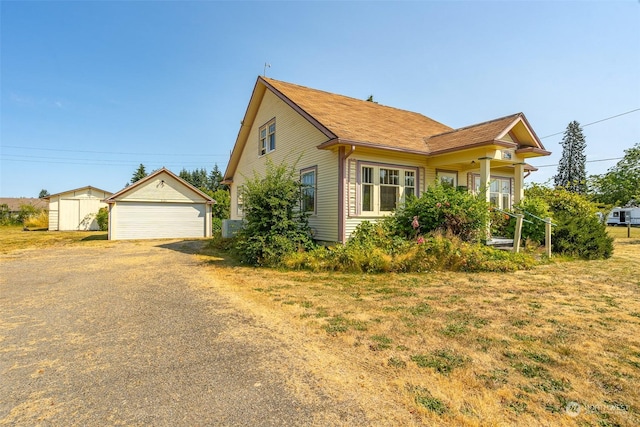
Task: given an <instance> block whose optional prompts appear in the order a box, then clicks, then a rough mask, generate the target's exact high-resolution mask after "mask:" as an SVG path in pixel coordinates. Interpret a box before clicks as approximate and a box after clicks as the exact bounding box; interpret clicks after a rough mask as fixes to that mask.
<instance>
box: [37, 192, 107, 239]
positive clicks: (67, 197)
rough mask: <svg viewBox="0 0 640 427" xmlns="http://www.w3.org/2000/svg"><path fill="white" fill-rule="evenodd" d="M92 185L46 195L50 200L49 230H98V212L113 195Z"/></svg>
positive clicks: (46, 198)
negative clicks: (105, 200)
mask: <svg viewBox="0 0 640 427" xmlns="http://www.w3.org/2000/svg"><path fill="white" fill-rule="evenodd" d="M111 194H113V193H111V192H110V191H104V190H101V189H99V188H95V187H91V186H90V185H88V186H86V187H82V188H76V189H75V190H69V191H64V192H62V193H56V194H52V195H50V196H47V197H45V198H44V199H45V200H48V201H49V231H72V230H83V231H87V230H98V229H99V228H100V227H98V221H97V220H96V214H97V213H98V211H99V210H100V208H102V207H107V204H106V203H105V202H103V200H104V199H105V198H107V197H109V196H111Z"/></svg>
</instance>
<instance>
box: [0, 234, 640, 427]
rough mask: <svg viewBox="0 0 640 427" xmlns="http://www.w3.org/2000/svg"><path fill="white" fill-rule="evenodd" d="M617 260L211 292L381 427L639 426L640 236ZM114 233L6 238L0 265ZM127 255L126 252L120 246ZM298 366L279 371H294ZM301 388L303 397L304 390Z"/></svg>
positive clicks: (245, 276) (266, 281)
mask: <svg viewBox="0 0 640 427" xmlns="http://www.w3.org/2000/svg"><path fill="white" fill-rule="evenodd" d="M610 232H611V233H612V234H613V235H614V236H615V237H616V242H615V251H614V256H613V257H612V258H611V259H609V260H604V261H589V262H587V261H567V260H560V259H556V260H554V261H553V262H552V263H550V264H547V265H542V266H539V267H536V268H535V269H533V270H530V271H521V272H516V273H508V274H504V273H480V274H477V273H474V274H470V273H430V274H380V275H362V274H360V275H356V274H338V273H331V274H330V273H324V274H318V273H309V272H289V271H277V270H269V269H255V268H249V267H243V266H238V265H237V264H234V263H233V261H232V260H230V259H229V258H228V257H227V256H226V255H224V254H221V253H216V252H215V251H212V250H209V251H206V252H204V253H202V254H201V255H200V257H201V259H202V262H203V264H202V265H203V268H205V269H208V270H209V271H210V273H211V281H210V283H209V284H208V285H206V286H207V287H210V288H213V289H215V290H216V291H217V292H221V293H223V294H224V295H225V296H227V297H229V298H230V299H231V300H232V301H234V302H235V303H236V305H237V306H239V307H241V308H244V309H245V310H247V311H248V312H251V313H253V315H254V316H256V317H257V318H259V319H261V320H262V321H263V322H264V324H265V325H267V326H268V328H269V332H270V333H274V332H275V333H277V334H278V335H279V336H281V337H282V339H283V340H284V341H286V342H288V343H289V345H290V348H292V349H294V350H293V351H295V352H296V353H297V354H296V357H295V358H293V359H296V360H302V361H303V363H304V369H305V370H306V371H307V372H311V373H313V374H314V376H315V377H316V378H317V379H318V381H319V383H320V384H321V385H322V387H323V389H325V391H326V393H328V394H331V395H332V396H334V397H336V398H337V399H344V400H345V401H346V400H349V399H351V400H356V401H358V402H359V403H360V404H361V405H362V407H363V408H364V409H365V411H366V412H367V415H368V416H369V417H370V419H371V424H372V425H381V426H384V425H442V426H445V425H462V426H487V425H496V426H497V425H527V426H535V425H554V426H555V425H560V426H562V425H567V426H575V425H579V426H635V425H640V387H638V385H639V384H640V229H638V228H635V229H632V238H630V239H628V238H626V233H627V230H626V229H625V228H611V229H610ZM104 239H106V233H104V232H102V233H98V232H96V233H91V232H77V233H68V232H63V233H59V232H23V231H21V229H19V228H17V229H16V228H7V227H1V228H0V247H1V248H2V250H1V252H3V253H8V252H11V251H13V250H16V249H30V248H41V247H44V246H49V245H70V244H83V245H84V244H87V245H94V244H95V245H97V244H101V245H105V244H111V243H112V242H106V241H100V240H104ZM113 244H117V242H113ZM294 368H295V367H292V366H287V367H284V366H283V367H282V369H283V370H291V369H294ZM296 378H298V376H297V375H292V380H291V381H292V384H291V385H292V387H294V389H296V390H297V391H298V393H299V394H300V395H304V394H305V392H306V391H308V389H307V388H306V387H308V385H306V384H305V383H304V382H303V381H300V380H297V379H296Z"/></svg>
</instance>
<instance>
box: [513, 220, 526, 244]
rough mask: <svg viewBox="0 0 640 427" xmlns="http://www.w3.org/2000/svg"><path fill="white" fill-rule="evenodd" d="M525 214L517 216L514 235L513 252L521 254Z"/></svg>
mask: <svg viewBox="0 0 640 427" xmlns="http://www.w3.org/2000/svg"><path fill="white" fill-rule="evenodd" d="M523 219H524V215H523V214H516V230H515V232H514V234H513V252H515V253H518V252H520V240H522V220H523Z"/></svg>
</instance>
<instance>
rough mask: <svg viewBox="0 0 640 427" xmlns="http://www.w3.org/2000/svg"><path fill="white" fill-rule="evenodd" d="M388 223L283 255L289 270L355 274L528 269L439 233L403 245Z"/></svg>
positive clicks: (523, 261)
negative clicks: (346, 238)
mask: <svg viewBox="0 0 640 427" xmlns="http://www.w3.org/2000/svg"><path fill="white" fill-rule="evenodd" d="M388 225H389V224H388V222H386V221H383V222H382V223H378V224H370V223H366V222H365V223H362V224H361V225H360V226H359V227H358V229H357V230H356V231H355V232H354V236H353V238H352V239H350V240H349V241H348V242H347V243H346V244H344V245H336V246H333V247H330V248H325V247H321V248H317V249H315V250H312V251H309V252H298V253H291V254H289V255H287V256H286V257H285V259H284V262H283V264H284V265H285V266H286V267H288V268H292V269H305V270H311V271H341V272H358V273H362V272H364V273H385V272H399V273H400V272H424V271H442V270H447V271H515V270H519V269H526V268H531V267H532V266H533V265H535V260H534V259H533V258H532V257H530V256H529V255H525V254H521V253H520V254H514V253H511V252H505V251H500V250H496V249H493V248H490V247H488V246H485V245H483V244H480V243H471V242H465V241H463V240H461V239H460V238H458V237H456V236H453V235H446V236H445V235H442V234H441V233H435V234H428V235H426V236H420V238H419V239H415V240H407V239H404V238H399V237H398V236H389V235H388V234H387V231H388V230H386V227H388Z"/></svg>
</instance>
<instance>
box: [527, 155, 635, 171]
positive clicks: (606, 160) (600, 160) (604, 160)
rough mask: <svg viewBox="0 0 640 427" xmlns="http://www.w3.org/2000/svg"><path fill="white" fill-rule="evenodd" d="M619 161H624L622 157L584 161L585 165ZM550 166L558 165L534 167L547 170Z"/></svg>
mask: <svg viewBox="0 0 640 427" xmlns="http://www.w3.org/2000/svg"><path fill="white" fill-rule="evenodd" d="M620 159H624V157H612V158H610V159H596V160H587V161H585V163H595V162H609V161H611V160H620ZM551 166H558V163H556V164H554V165H540V166H536V167H537V168H549V167H551Z"/></svg>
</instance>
